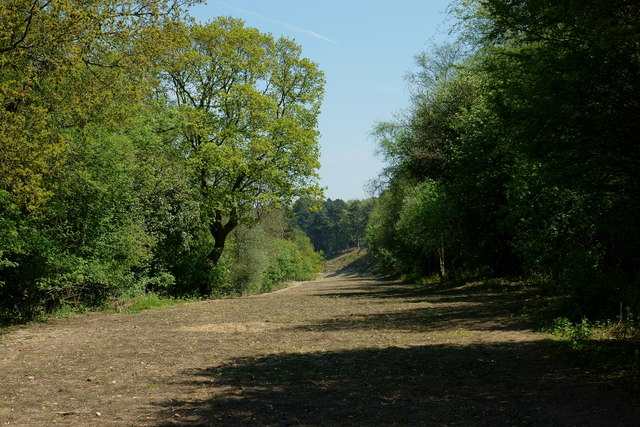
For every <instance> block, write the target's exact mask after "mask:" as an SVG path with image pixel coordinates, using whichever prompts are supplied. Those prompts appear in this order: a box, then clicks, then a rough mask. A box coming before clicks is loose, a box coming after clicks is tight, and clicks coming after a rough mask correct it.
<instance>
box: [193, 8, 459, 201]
mask: <svg viewBox="0 0 640 427" xmlns="http://www.w3.org/2000/svg"><path fill="white" fill-rule="evenodd" d="M450 2H451V1H450V0H395V1H389V0H368V1H365V0H342V1H337V0H321V1H304V0H269V1H268V0H224V1H214V0H209V1H208V2H207V4H206V5H198V6H196V7H194V8H193V9H192V14H193V16H195V17H196V19H198V20H199V21H209V20H212V19H215V18H216V17H217V16H228V15H231V16H234V17H236V18H241V19H243V20H244V21H245V22H246V23H247V25H248V26H251V27H255V28H258V29H259V30H260V31H263V32H268V33H271V34H273V35H274V36H285V37H287V38H291V39H294V40H295V41H296V42H297V43H298V44H299V45H301V46H302V49H303V55H304V56H305V57H307V58H309V59H311V60H313V61H315V62H317V63H318V64H319V65H320V68H321V69H322V70H323V71H324V72H325V75H326V79H327V84H326V86H325V98H324V102H323V106H322V114H321V116H320V122H319V130H320V132H321V134H322V135H321V137H320V147H321V152H322V155H321V159H320V161H321V163H322V168H321V169H320V176H321V178H322V180H321V184H322V185H323V186H325V187H327V189H326V191H325V194H326V196H327V197H328V198H331V199H343V200H350V199H362V198H366V197H368V195H367V194H366V191H365V184H366V183H367V182H368V181H369V180H370V179H372V178H374V177H375V176H376V175H377V174H378V173H379V172H380V170H381V169H382V163H381V161H380V159H378V158H376V156H375V154H374V153H375V148H376V147H375V141H373V139H372V138H371V137H370V133H371V131H372V129H373V127H374V125H375V123H376V122H379V121H384V120H389V119H391V118H392V116H393V114H394V113H396V112H398V111H400V110H401V109H403V108H405V107H407V106H408V100H409V95H408V93H407V88H406V83H405V80H404V76H405V74H406V73H407V72H408V71H411V70H413V69H414V62H413V57H414V56H415V55H416V54H418V53H419V52H421V51H424V50H425V49H427V48H428V47H429V46H430V45H433V44H438V43H442V42H443V41H445V40H446V39H447V38H448V37H447V32H448V29H449V24H450V22H451V20H450V19H449V18H448V17H447V16H446V14H445V11H446V9H447V6H448V5H449V3H450Z"/></svg>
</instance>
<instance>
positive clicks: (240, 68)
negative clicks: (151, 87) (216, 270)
mask: <svg viewBox="0 0 640 427" xmlns="http://www.w3.org/2000/svg"><path fill="white" fill-rule="evenodd" d="M166 77H167V87H168V88H169V90H170V91H171V93H172V95H171V97H172V99H173V102H174V103H175V105H176V107H177V110H178V111H179V115H180V119H179V120H180V122H179V124H178V129H179V136H178V137H177V139H176V144H178V146H179V147H180V149H181V150H182V152H183V155H184V157H185V158H186V159H187V162H188V165H189V168H190V171H191V175H192V179H193V182H194V184H195V185H196V186H197V187H198V189H199V193H200V198H201V205H202V208H201V211H202V213H203V215H204V216H205V222H206V223H207V224H208V226H209V231H210V233H211V236H212V238H213V240H214V245H213V248H212V249H211V251H210V253H209V255H208V259H209V260H210V262H211V263H212V264H213V265H215V264H217V263H218V261H219V259H220V257H221V255H222V252H223V250H224V247H225V242H226V239H227V236H228V235H229V233H231V231H232V230H233V229H234V228H236V227H237V226H238V225H239V224H240V223H242V222H243V221H244V222H246V221H250V220H251V217H252V213H253V212H254V211H255V210H256V209H264V208H270V207H278V206H282V205H287V204H290V203H291V202H292V200H294V199H295V198H298V197H302V198H316V197H318V196H320V195H321V193H322V191H321V188H320V187H319V186H318V183H317V179H318V175H317V172H316V170H317V169H318V168H319V166H320V164H319V161H318V156H319V149H318V144H317V137H318V131H317V130H316V126H317V117H318V114H319V112H320V103H321V100H322V96H323V85H324V77H323V73H322V72H321V71H320V70H319V69H318V66H317V64H315V63H313V62H311V61H310V60H308V59H306V58H302V57H301V48H300V47H299V46H298V45H296V44H295V43H294V42H293V41H291V40H288V39H284V38H281V39H278V40H276V39H274V38H273V37H272V36H271V35H270V34H262V33H260V32H259V31H258V30H256V29H253V28H248V27H245V25H244V23H243V22H242V21H241V20H237V19H233V18H218V19H217V20H215V21H213V22H210V23H208V24H204V25H194V26H192V27H191V29H190V33H189V39H188V41H187V42H186V45H185V46H184V49H183V50H182V51H181V54H180V55H179V56H177V57H176V58H175V59H174V61H173V62H172V63H171V64H169V65H168V67H167V70H166ZM210 292H211V284H210V283H209V284H205V285H204V286H203V287H202V289H201V293H203V294H208V293H210Z"/></svg>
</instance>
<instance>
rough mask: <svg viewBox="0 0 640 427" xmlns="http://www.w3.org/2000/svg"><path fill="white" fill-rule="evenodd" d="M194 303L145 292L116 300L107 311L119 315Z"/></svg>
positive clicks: (193, 299)
mask: <svg viewBox="0 0 640 427" xmlns="http://www.w3.org/2000/svg"><path fill="white" fill-rule="evenodd" d="M194 301H197V299H196V298H172V297H162V296H160V295H158V294H156V293H153V292H147V293H145V294H142V295H137V296H135V297H128V298H121V299H118V300H116V301H114V302H112V303H111V304H110V306H109V307H108V308H107V311H110V310H114V311H117V312H119V313H138V312H140V311H143V310H149V309H152V308H155V307H167V306H172V305H180V304H185V303H187V302H194Z"/></svg>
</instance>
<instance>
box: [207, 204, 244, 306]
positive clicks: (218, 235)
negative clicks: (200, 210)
mask: <svg viewBox="0 0 640 427" xmlns="http://www.w3.org/2000/svg"><path fill="white" fill-rule="evenodd" d="M215 217H216V220H215V221H214V222H213V223H211V225H210V226H209V232H210V233H211V237H213V249H212V250H211V252H209V254H208V255H207V259H208V260H209V261H210V262H211V268H212V270H213V269H215V268H216V267H217V266H218V262H219V261H220V258H221V257H222V252H223V251H224V245H225V243H226V241H227V236H229V234H230V233H231V232H232V231H233V229H234V228H236V227H237V226H238V219H237V218H238V216H237V213H236V212H235V211H233V212H232V213H231V218H230V219H229V221H227V223H226V224H225V223H223V221H222V214H221V213H220V212H217V213H216V216H215ZM214 282H215V277H213V275H210V277H209V278H208V279H207V280H206V281H205V282H204V283H202V284H201V285H200V295H201V296H203V297H206V296H210V295H211V293H212V292H213V286H214V285H215V284H216V283H214Z"/></svg>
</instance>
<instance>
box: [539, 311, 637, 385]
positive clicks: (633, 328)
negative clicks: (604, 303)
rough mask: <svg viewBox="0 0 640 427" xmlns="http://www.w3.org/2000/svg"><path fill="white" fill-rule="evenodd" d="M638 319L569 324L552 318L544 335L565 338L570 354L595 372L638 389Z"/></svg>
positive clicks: (583, 320)
mask: <svg viewBox="0 0 640 427" xmlns="http://www.w3.org/2000/svg"><path fill="white" fill-rule="evenodd" d="M638 325H639V322H638V319H637V318H632V317H630V316H625V317H624V318H623V317H622V316H620V317H619V318H618V321H611V320H607V321H596V322H592V321H589V320H588V319H586V318H583V319H582V320H580V321H579V322H571V321H570V320H569V319H567V318H566V317H558V318H556V319H554V320H553V321H552V322H551V324H550V326H548V327H547V328H545V329H546V330H547V332H549V333H551V334H553V335H556V336H560V337H562V338H565V339H566V340H567V342H568V344H569V349H568V350H569V353H571V354H572V355H573V356H574V357H575V358H576V359H577V361H578V362H579V363H580V364H581V365H583V366H585V367H588V369H589V370H591V371H594V372H601V373H606V374H607V375H612V376H615V377H621V378H625V379H627V380H629V381H630V382H631V384H632V386H633V387H634V388H636V389H637V390H640V328H639V327H638Z"/></svg>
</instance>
